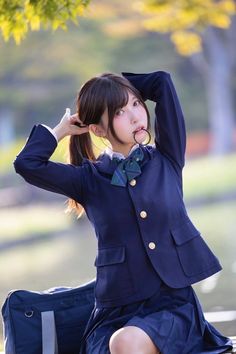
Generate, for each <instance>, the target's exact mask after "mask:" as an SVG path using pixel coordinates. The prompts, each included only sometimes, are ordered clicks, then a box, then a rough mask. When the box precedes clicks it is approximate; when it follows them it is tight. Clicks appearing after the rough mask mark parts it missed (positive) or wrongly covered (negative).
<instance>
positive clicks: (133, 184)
mask: <svg viewBox="0 0 236 354" xmlns="http://www.w3.org/2000/svg"><path fill="white" fill-rule="evenodd" d="M129 184H130V185H131V186H132V187H134V186H135V185H136V179H131V181H130V182H129Z"/></svg>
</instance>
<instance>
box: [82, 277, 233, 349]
mask: <svg viewBox="0 0 236 354" xmlns="http://www.w3.org/2000/svg"><path fill="white" fill-rule="evenodd" d="M126 326H136V327H139V328H141V329H142V330H143V331H145V332H146V333H147V334H148V335H149V337H150V338H151V340H152V341H153V343H154V344H155V346H156V347H157V348H158V349H159V351H160V352H161V353H162V354H204V353H208V354H209V353H212V354H213V353H214V354H217V353H224V352H225V351H226V350H229V349H232V342H231V340H230V339H229V338H227V337H225V336H223V335H222V334H220V333H219V332H218V331H217V330H216V328H214V327H213V326H212V325H211V324H210V323H208V322H207V321H206V319H205V318H204V315H203V311H202V308H201V305H200V303H199V301H198V298H197V296H196V294H195V292H194V290H193V288H192V287H191V286H189V287H186V288H181V289H173V288H170V287H168V286H167V285H165V284H164V283H162V284H161V286H160V288H159V289H158V291H156V293H155V294H154V295H152V296H151V297H150V298H148V299H145V300H142V301H138V302H135V303H132V304H128V305H123V306H119V307H109V308H97V307H96V306H95V307H94V309H93V311H92V314H91V316H90V318H89V321H88V324H87V327H86V330H85V333H84V337H83V341H82V343H81V349H80V354H109V353H110V351H109V340H110V337H111V336H112V334H113V333H114V332H115V331H116V330H118V329H119V328H121V327H126ZM132 340H134V338H132Z"/></svg>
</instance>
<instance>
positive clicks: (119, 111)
mask: <svg viewBox="0 0 236 354" xmlns="http://www.w3.org/2000/svg"><path fill="white" fill-rule="evenodd" d="M123 112H124V111H123V109H119V110H118V111H116V116H120V115H121V114H122V113H123Z"/></svg>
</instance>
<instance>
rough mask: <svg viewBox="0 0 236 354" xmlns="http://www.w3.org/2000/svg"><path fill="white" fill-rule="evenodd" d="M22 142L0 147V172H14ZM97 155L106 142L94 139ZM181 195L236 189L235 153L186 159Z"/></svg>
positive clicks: (61, 152) (60, 157)
mask: <svg viewBox="0 0 236 354" xmlns="http://www.w3.org/2000/svg"><path fill="white" fill-rule="evenodd" d="M23 144H24V142H23V140H19V141H17V142H16V143H14V144H12V145H11V146H10V147H7V148H5V150H4V149H3V151H2V153H1V160H0V171H1V173H2V174H4V173H5V174H6V173H14V170H13V166H12V161H13V160H14V158H15V156H16V154H17V153H18V152H19V151H20V150H21V148H22V146H23ZM93 144H94V147H95V151H96V155H98V154H99V153H100V152H101V151H102V150H104V148H105V145H104V144H102V143H101V142H100V141H99V140H98V139H95V138H93ZM67 145H68V140H67V139H63V140H62V141H61V142H60V143H59V145H58V148H57V149H56V150H55V152H54V154H53V155H52V160H54V161H61V162H66V161H67V157H68V156H67ZM183 178H184V194H185V198H186V199H191V198H194V197H200V196H206V197H211V196H213V195H215V194H219V193H228V192H230V191H231V190H234V191H236V153H232V154H228V155H225V156H222V157H220V156H219V157H213V156H204V157H200V158H197V159H192V160H190V159H188V160H186V164H185V167H184V170H183Z"/></svg>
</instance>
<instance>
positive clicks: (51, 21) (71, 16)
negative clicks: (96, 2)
mask: <svg viewBox="0 0 236 354" xmlns="http://www.w3.org/2000/svg"><path fill="white" fill-rule="evenodd" d="M89 1H90V0H40V1H38V0H12V1H7V0H0V29H1V31H2V35H3V38H4V40H5V41H8V40H9V38H10V37H11V36H12V37H13V38H14V40H15V42H16V43H17V44H19V43H20V42H21V40H22V39H23V38H25V36H26V33H27V32H28V30H29V29H31V30H32V31H37V30H39V29H40V26H42V27H43V28H48V27H51V28H52V29H53V30H56V29H57V28H59V27H60V28H63V29H66V28H67V25H66V23H67V21H68V20H71V21H72V22H74V23H75V24H77V18H78V16H82V15H83V13H84V10H85V8H86V7H87V5H88V4H89Z"/></svg>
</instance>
